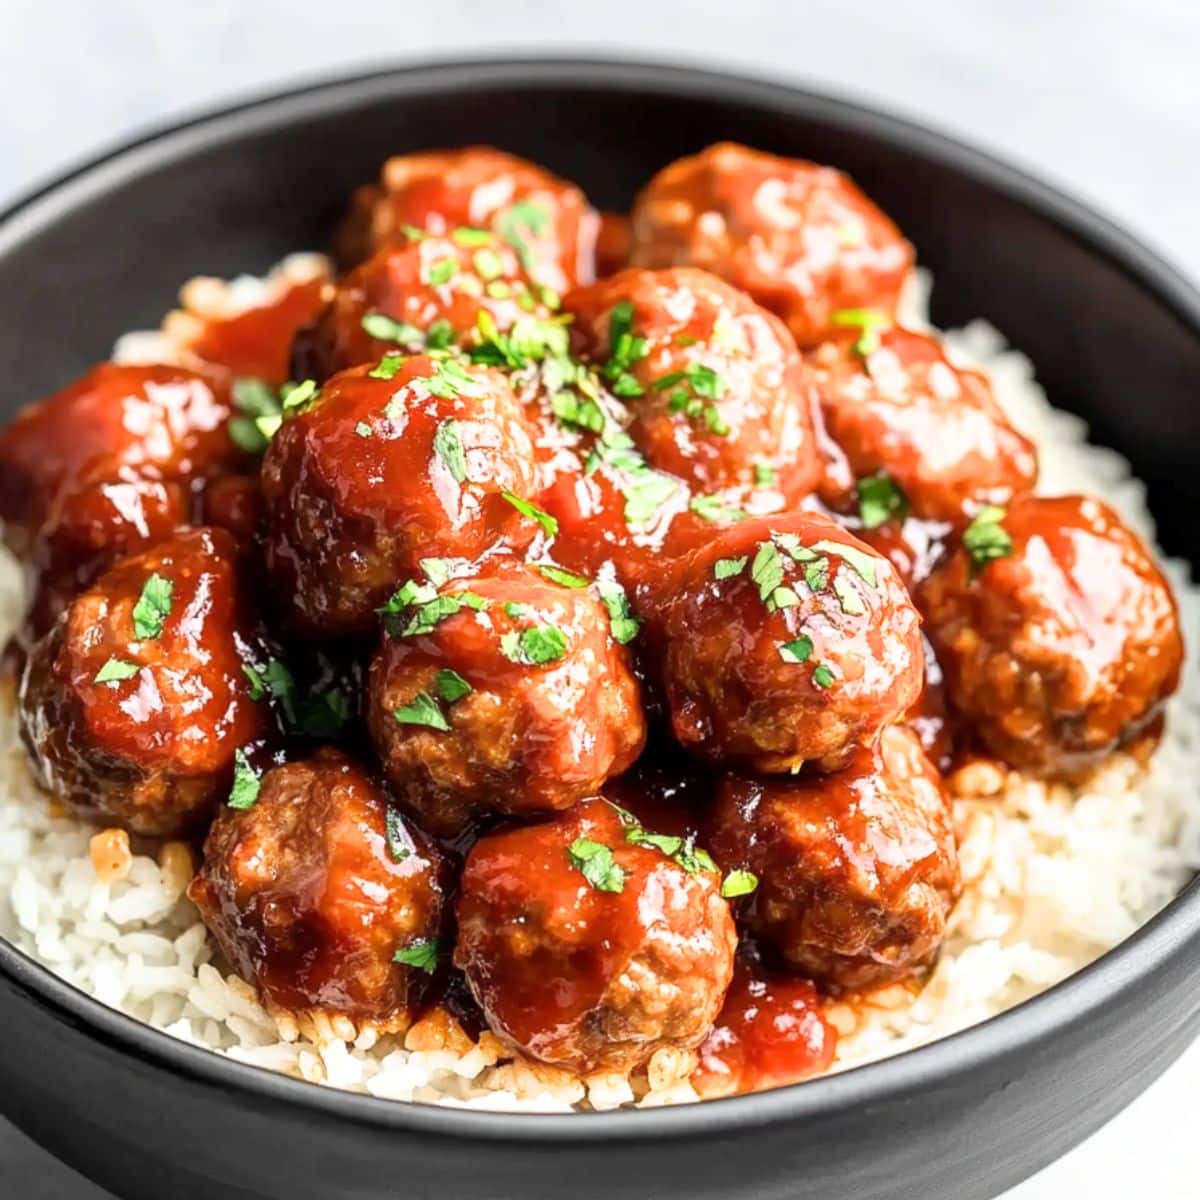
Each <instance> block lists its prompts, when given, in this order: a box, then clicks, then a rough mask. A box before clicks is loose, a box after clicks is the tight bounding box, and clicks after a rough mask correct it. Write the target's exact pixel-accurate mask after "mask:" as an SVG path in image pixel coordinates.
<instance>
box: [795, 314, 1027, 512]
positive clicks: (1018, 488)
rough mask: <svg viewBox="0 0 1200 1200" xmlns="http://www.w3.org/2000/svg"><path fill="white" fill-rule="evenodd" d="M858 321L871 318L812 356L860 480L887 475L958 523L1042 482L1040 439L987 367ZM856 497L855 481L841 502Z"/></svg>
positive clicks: (914, 503) (917, 501)
mask: <svg viewBox="0 0 1200 1200" xmlns="http://www.w3.org/2000/svg"><path fill="white" fill-rule="evenodd" d="M857 319H859V320H865V321H866V324H865V326H860V331H859V332H858V333H856V334H850V335H849V336H848V337H843V338H842V339H840V340H838V341H833V342H829V343H827V344H826V345H824V346H822V347H821V348H820V349H819V350H817V351H814V352H813V354H812V355H810V358H809V361H810V362H811V363H812V365H813V367H814V369H815V371H816V378H817V387H818V391H819V393H820V397H821V410H822V413H823V415H824V418H825V428H826V430H827V431H828V433H829V436H830V437H831V438H832V439H833V441H834V442H835V443H836V444H837V446H838V447H839V448H840V449H841V451H842V453H843V454H844V455H845V458H846V464H847V466H848V468H849V472H848V473H849V475H850V477H851V481H855V480H863V479H869V478H871V477H874V476H879V475H883V476H885V477H886V478H887V479H888V480H890V481H891V482H892V483H893V484H895V485H896V486H897V487H898V488H899V489H900V493H901V495H902V497H903V500H904V502H905V503H906V504H907V506H908V507H909V508H910V509H911V511H912V512H913V514H914V515H916V516H917V517H921V518H925V519H927V520H934V521H949V522H956V523H962V522H965V521H966V520H969V519H970V517H971V515H972V514H973V513H974V512H975V510H977V509H978V508H981V507H982V506H983V505H985V504H1007V503H1008V502H1009V501H1010V500H1011V499H1012V498H1013V497H1014V496H1019V495H1021V494H1023V493H1025V492H1028V491H1030V490H1031V489H1032V487H1033V484H1034V480H1035V479H1036V477H1037V459H1036V456H1035V454H1034V449H1033V445H1032V443H1031V442H1030V441H1029V440H1028V439H1026V438H1024V437H1022V435H1021V434H1019V433H1018V432H1017V431H1016V430H1015V429H1014V428H1013V427H1012V426H1011V425H1010V424H1009V423H1008V421H1007V420H1006V418H1005V416H1004V414H1003V412H1001V410H1000V407H999V405H998V404H997V403H996V401H995V400H994V399H993V397H992V389H991V385H990V384H989V383H988V381H987V380H986V379H985V378H984V377H983V376H982V375H980V374H978V373H977V372H975V371H968V370H964V369H962V368H959V367H956V366H954V365H953V364H952V363H951V362H950V360H949V359H948V358H947V357H946V352H945V350H944V348H943V347H942V346H941V344H940V343H939V342H937V341H936V340H935V339H934V338H932V337H928V336H926V335H925V334H923V333H912V332H910V331H909V330H907V329H901V328H899V327H897V326H889V327H887V328H882V329H881V328H880V327H879V326H878V325H876V324H873V323H872V322H871V318H870V316H869V315H866V314H859V315H858V317H857ZM837 490H841V495H837V494H836V491H837ZM847 491H849V494H847ZM853 499H854V493H853V490H852V489H835V494H834V496H833V499H832V502H833V503H834V504H835V506H837V507H842V508H845V507H846V506H847V504H848V503H849V502H851V501H853Z"/></svg>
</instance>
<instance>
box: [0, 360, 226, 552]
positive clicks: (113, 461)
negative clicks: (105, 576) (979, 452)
mask: <svg viewBox="0 0 1200 1200" xmlns="http://www.w3.org/2000/svg"><path fill="white" fill-rule="evenodd" d="M228 419H229V404H228V401H227V399H226V397H225V395H224V393H223V392H221V391H220V390H218V389H216V388H214V386H213V385H212V384H211V383H209V382H208V381H207V380H206V379H204V378H202V377H201V376H199V375H197V374H195V373H194V372H191V371H185V370H182V369H180V368H177V367H152V366H151V367H145V366H119V365H117V364H115V363H102V364H100V365H99V366H97V367H94V368H92V370H90V371H89V372H88V373H87V374H86V375H84V376H83V377H82V378H81V379H79V380H77V381H76V382H74V383H72V384H70V385H69V386H68V387H65V388H63V390H62V391H60V392H56V393H55V394H54V395H52V396H49V397H47V398H46V399H45V400H41V401H39V402H38V403H36V404H33V405H30V406H29V407H28V408H26V409H25V410H24V411H23V412H22V413H21V414H20V415H19V416H18V417H17V419H16V420H15V421H14V422H13V423H12V424H11V425H9V426H8V428H7V429H5V430H4V431H3V433H0V521H3V523H4V536H5V541H6V542H7V544H8V546H9V548H10V549H12V551H13V552H14V553H16V554H25V553H27V552H28V550H29V548H30V546H31V545H32V544H33V542H34V540H35V538H36V537H37V535H38V534H39V533H40V531H41V530H42V529H43V528H44V527H45V526H46V525H47V524H48V523H50V522H53V521H55V520H57V519H59V516H60V513H59V510H60V508H61V506H62V505H64V504H67V503H69V502H70V500H71V498H72V496H73V494H74V493H75V492H77V491H80V490H83V489H85V488H90V487H94V486H95V485H97V484H102V483H118V482H131V481H137V480H150V481H155V482H160V483H170V482H187V481H189V480H191V479H194V478H196V477H198V476H201V475H209V474H218V473H220V472H221V471H222V470H223V469H226V468H227V467H228V466H229V464H230V463H231V462H233V461H234V460H235V459H236V458H237V452H236V450H235V449H234V446H233V444H232V442H230V440H229V436H228V433H227V431H226V424H227V422H228ZM85 503H86V502H85ZM109 507H110V515H109V517H107V518H105V519H106V520H109V521H111V514H112V513H117V512H119V511H120V510H119V506H117V505H110V506H109ZM66 519H67V520H68V521H69V520H70V519H71V518H70V517H67V518H66ZM125 524H126V525H127V526H136V520H130V521H127V522H126V523H125ZM122 536H125V535H122Z"/></svg>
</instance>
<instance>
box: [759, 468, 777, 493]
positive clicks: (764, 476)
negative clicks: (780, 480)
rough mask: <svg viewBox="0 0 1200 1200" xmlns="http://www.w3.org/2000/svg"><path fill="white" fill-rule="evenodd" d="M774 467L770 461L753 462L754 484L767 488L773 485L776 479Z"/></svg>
mask: <svg viewBox="0 0 1200 1200" xmlns="http://www.w3.org/2000/svg"><path fill="white" fill-rule="evenodd" d="M776 478H777V476H776V474H775V468H774V467H773V466H771V464H770V463H761V462H758V463H755V464H754V486H755V487H761V488H767V487H774V486H775V481H776Z"/></svg>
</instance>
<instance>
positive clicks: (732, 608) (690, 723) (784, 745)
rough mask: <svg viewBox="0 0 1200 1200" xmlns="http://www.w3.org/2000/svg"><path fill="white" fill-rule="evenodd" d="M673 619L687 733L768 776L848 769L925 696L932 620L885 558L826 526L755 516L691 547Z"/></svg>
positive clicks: (701, 748)
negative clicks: (923, 625) (926, 635)
mask: <svg viewBox="0 0 1200 1200" xmlns="http://www.w3.org/2000/svg"><path fill="white" fill-rule="evenodd" d="M675 590H676V595H675V597H674V599H672V600H671V601H670V603H669V605H668V607H667V610H666V615H665V620H664V624H665V639H666V650H665V656H664V661H663V682H664V686H665V691H666V697H667V702H668V704H669V706H670V714H671V725H672V728H673V730H674V733H675V736H676V738H678V740H679V741H680V742H681V743H682V744H683V745H684V746H686V747H688V748H689V749H691V750H692V751H693V752H694V753H697V754H699V755H701V756H703V757H705V758H709V759H716V760H722V761H723V760H727V759H733V760H736V761H740V762H742V763H745V764H747V765H748V766H749V767H751V768H753V769H755V770H759V771H767V772H775V771H789V770H792V769H794V768H795V767H797V766H799V765H800V764H801V763H804V762H808V761H814V762H816V763H818V764H821V765H822V766H824V767H826V768H830V767H834V766H837V765H838V764H839V763H840V762H841V761H842V760H844V759H845V757H846V755H847V754H848V753H849V751H850V750H851V748H852V747H854V746H855V745H859V744H867V743H870V742H873V741H874V740H875V739H876V738H877V737H878V736H879V732H880V730H881V729H883V728H884V727H885V726H886V725H889V724H891V723H892V722H893V721H896V720H899V719H900V717H901V716H902V715H903V714H904V712H905V711H906V710H907V709H908V708H909V706H910V705H912V704H913V703H914V702H915V701H916V700H917V698H918V696H919V695H920V692H921V686H922V678H923V665H924V655H923V651H922V646H921V632H920V618H919V617H918V615H917V611H916V609H915V608H914V607H913V605H912V602H911V600H910V599H909V597H908V594H907V593H906V592H905V590H904V588H903V586H902V585H901V583H900V581H899V579H898V578H897V576H896V573H895V571H894V570H893V569H892V567H891V564H890V563H889V562H888V561H887V559H885V558H883V557H882V556H881V555H879V554H876V553H875V552H874V551H873V550H870V549H868V548H867V547H866V546H865V545H864V544H863V543H862V542H860V541H858V540H857V539H856V538H855V537H853V536H852V535H851V534H849V533H847V532H845V531H844V530H843V529H841V528H840V527H838V526H837V525H835V524H834V523H833V522H832V521H830V520H828V519H827V518H825V517H822V516H818V515H816V514H812V513H805V512H796V513H788V514H783V515H780V516H778V517H762V518H758V519H756V520H748V521H743V522H740V523H738V524H735V525H733V526H731V527H730V528H728V529H726V530H724V531H723V532H721V533H719V534H717V535H715V536H714V537H713V538H712V539H711V541H709V543H708V544H707V545H705V546H702V547H701V548H700V549H698V550H695V551H693V553H692V554H691V555H689V556H688V558H687V559H685V560H684V562H683V564H682V565H681V567H680V573H679V579H678V583H677V584H676V588H675Z"/></svg>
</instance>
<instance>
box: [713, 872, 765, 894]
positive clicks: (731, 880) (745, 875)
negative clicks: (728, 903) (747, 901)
mask: <svg viewBox="0 0 1200 1200" xmlns="http://www.w3.org/2000/svg"><path fill="white" fill-rule="evenodd" d="M757 887H758V876H757V875H755V874H754V872H753V871H743V870H737V871H730V872H729V874H728V875H726V876H725V879H724V881H723V882H722V883H721V895H722V896H724V897H725V899H726V900H733V899H735V898H736V897H738V896H748V895H750V893H751V892H753V891H754V889H755V888H757Z"/></svg>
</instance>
